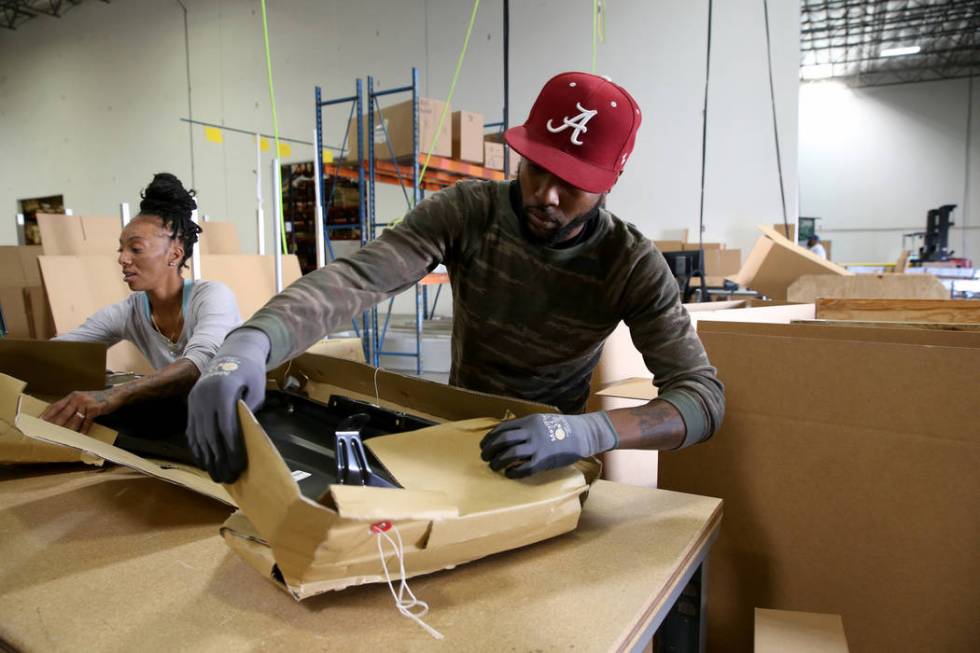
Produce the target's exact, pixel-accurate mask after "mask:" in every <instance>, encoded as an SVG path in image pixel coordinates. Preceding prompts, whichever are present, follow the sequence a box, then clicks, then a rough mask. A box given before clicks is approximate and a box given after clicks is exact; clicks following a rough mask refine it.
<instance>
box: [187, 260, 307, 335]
mask: <svg viewBox="0 0 980 653" xmlns="http://www.w3.org/2000/svg"><path fill="white" fill-rule="evenodd" d="M301 276H302V273H301V272H300V269H299V259H297V258H296V256H295V255H294V254H289V255H288V256H283V257H282V282H283V287H285V286H288V285H289V284H291V283H292V282H294V281H296V280H297V279H299V278H300V277H301ZM201 278H202V279H207V280H209V281H220V282H221V283H223V284H225V285H226V286H228V287H229V288H231V290H232V292H233V293H235V299H237V300H238V311H239V312H240V313H241V315H242V319H243V320H247V319H248V318H249V317H251V316H252V314H253V313H255V311H257V310H259V309H260V308H262V306H264V305H265V303H266V302H267V301H269V300H270V299H272V297H273V295H275V294H276V271H275V258H274V257H273V256H272V255H269V254H267V255H265V256H259V255H258V254H209V255H203V254H202V255H201Z"/></svg>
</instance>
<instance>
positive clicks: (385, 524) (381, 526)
mask: <svg viewBox="0 0 980 653" xmlns="http://www.w3.org/2000/svg"><path fill="white" fill-rule="evenodd" d="M389 530H391V522H390V521H379V522H377V523H374V524H371V532H372V533H384V532H387V531H389Z"/></svg>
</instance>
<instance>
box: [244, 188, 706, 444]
mask: <svg viewBox="0 0 980 653" xmlns="http://www.w3.org/2000/svg"><path fill="white" fill-rule="evenodd" d="M508 188H509V183H507V182H484V181H463V182H459V183H457V184H456V185H455V186H452V187H450V188H447V189H445V190H443V191H441V192H438V193H436V194H434V195H432V196H430V197H429V198H427V199H426V200H424V201H423V202H420V203H419V205H418V206H417V207H416V208H415V209H414V210H412V211H411V212H410V213H409V214H408V215H407V216H406V217H405V219H404V220H403V221H402V222H400V223H399V224H398V225H397V226H395V227H392V228H389V229H386V230H385V231H384V232H383V233H382V234H381V236H380V237H379V238H378V239H377V240H375V241H373V242H371V243H369V244H368V245H367V246H366V247H364V248H362V249H361V250H359V251H358V252H357V253H355V254H354V255H353V256H350V257H349V258H344V259H338V260H336V261H334V262H332V263H330V264H329V265H327V266H325V267H323V268H321V269H319V270H317V271H315V272H312V273H310V274H308V275H306V276H304V277H303V278H301V279H300V280H298V281H296V282H295V283H293V284H292V285H290V286H289V287H288V288H286V289H285V290H284V291H283V292H281V293H280V294H278V295H277V296H275V297H273V298H272V299H271V300H270V301H269V302H268V303H267V304H266V305H265V306H264V307H263V308H262V309H261V310H259V311H258V312H257V313H256V314H255V315H254V316H253V317H252V318H251V319H250V320H248V321H247V322H246V323H245V324H244V325H243V327H251V328H256V329H260V330H262V331H263V332H264V333H265V334H266V335H267V336H268V337H269V340H270V342H271V353H270V358H269V363H270V365H277V364H279V363H281V362H283V361H285V360H288V359H289V358H292V357H294V356H297V355H299V354H301V353H302V352H304V351H305V350H306V349H308V348H309V347H310V346H311V345H313V344H314V343H315V342H316V341H317V340H319V339H320V338H322V337H323V336H325V335H326V334H328V333H330V332H332V331H335V330H336V329H338V328H340V327H341V326H342V325H344V324H348V323H349V322H350V320H351V318H352V317H353V316H355V315H358V314H360V313H361V312H362V311H363V310H366V309H368V308H370V307H371V306H372V305H374V304H376V303H378V302H380V301H382V300H383V299H385V298H387V297H389V296H391V295H394V294H397V293H399V292H401V291H403V290H405V289H407V288H410V287H411V286H412V285H413V284H415V283H416V282H417V281H418V280H419V279H421V278H422V277H423V276H425V275H426V274H427V273H428V272H429V271H431V270H432V269H433V268H434V267H435V266H436V265H437V264H439V263H444V264H445V265H446V268H447V269H448V271H449V278H450V282H451V287H452V293H453V338H452V369H451V372H450V383H452V384H453V385H457V386H461V387H464V388H470V389H473V390H479V391H483V392H490V393H495V394H502V395H508V396H514V397H519V398H522V399H528V400H531V401H537V402H542V403H546V404H551V405H554V406H556V407H558V408H559V409H560V410H561V411H563V412H566V413H576V412H581V411H582V410H583V409H584V407H585V403H586V400H587V398H588V394H589V384H590V380H591V376H592V371H593V369H594V368H595V366H596V363H597V362H598V360H599V355H600V353H601V352H602V345H603V342H604V341H605V339H606V337H607V336H608V335H609V334H610V333H611V332H612V331H613V329H614V328H615V327H616V325H617V324H619V322H620V321H621V320H622V321H625V322H626V324H627V326H628V327H629V329H630V333H631V336H632V339H633V342H634V344H635V345H636V347H637V349H638V350H639V351H640V352H641V353H642V354H643V358H644V361H645V363H646V365H647V367H648V368H649V369H650V371H651V372H653V374H654V377H655V379H654V380H655V383H656V385H657V386H658V387H659V390H660V393H659V396H660V397H661V398H662V399H664V400H666V401H669V402H670V403H671V404H673V405H674V406H675V407H676V408H677V409H678V410H679V411H680V413H681V416H682V417H683V419H684V423H685V425H686V427H687V437H686V438H685V441H684V446H687V445H689V444H693V443H695V442H699V441H702V440H705V439H707V438H709V437H710V436H711V435H712V434H713V433H714V431H715V430H716V429H717V427H718V426H719V425H720V424H721V420H722V417H723V415H724V390H723V387H722V384H721V383H720V382H719V381H718V379H717V377H716V375H715V370H714V368H713V367H711V365H710V364H709V362H708V358H707V355H706V354H705V351H704V348H703V347H702V345H701V341H700V340H699V339H698V337H697V334H696V333H695V331H694V329H693V327H692V326H691V321H690V318H689V317H688V314H687V311H685V310H684V308H683V307H682V306H681V304H680V300H679V294H678V290H677V283H676V281H675V280H674V277H673V275H672V274H671V273H670V271H669V268H668V267H667V263H666V261H665V260H664V258H663V256H661V255H660V253H659V252H658V251H657V250H656V249H655V248H654V246H653V245H652V243H651V242H650V241H649V240H647V239H646V238H644V237H643V235H642V234H640V232H639V231H638V230H637V229H636V228H635V227H634V226H633V225H631V224H628V223H626V222H623V221H622V220H620V219H619V218H617V217H616V216H614V215H613V214H611V213H609V212H608V211H606V210H605V209H601V210H600V211H599V216H598V221H597V223H596V225H595V228H594V229H593V231H592V233H591V234H590V235H589V236H588V238H586V239H585V240H584V241H583V242H579V243H576V244H574V245H573V246H571V247H567V248H564V249H558V248H552V247H546V246H539V245H535V244H533V243H531V242H529V241H528V240H527V239H526V238H525V237H524V235H523V233H522V231H521V223H520V219H519V218H518V215H517V213H515V210H514V207H513V205H512V203H511V201H510V198H509V192H508Z"/></svg>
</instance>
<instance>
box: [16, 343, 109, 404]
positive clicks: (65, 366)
mask: <svg viewBox="0 0 980 653" xmlns="http://www.w3.org/2000/svg"><path fill="white" fill-rule="evenodd" d="M105 355H106V349H105V345H103V344H100V343H97V342H50V341H44V340H16V339H14V338H4V339H2V340H0V372H2V373H3V374H7V375H10V376H12V377H14V378H16V379H20V380H22V381H24V382H26V383H27V392H29V393H31V394H36V395H59V396H61V395H66V394H68V393H69V392H72V391H74V390H101V389H102V388H104V387H105V385H106V378H105Z"/></svg>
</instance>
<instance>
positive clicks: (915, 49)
mask: <svg viewBox="0 0 980 653" xmlns="http://www.w3.org/2000/svg"><path fill="white" fill-rule="evenodd" d="M920 50H922V48H921V47H919V46H918V45H909V46H906V47H902V48H885V49H884V50H882V51H881V56H883V57H901V56H902V55H903V54H919V51H920Z"/></svg>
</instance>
